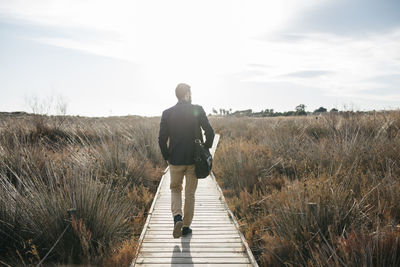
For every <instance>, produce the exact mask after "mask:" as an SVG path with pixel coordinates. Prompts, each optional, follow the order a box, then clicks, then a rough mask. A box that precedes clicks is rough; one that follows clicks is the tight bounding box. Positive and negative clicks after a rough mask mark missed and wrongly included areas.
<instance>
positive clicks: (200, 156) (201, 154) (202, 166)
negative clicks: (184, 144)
mask: <svg viewBox="0 0 400 267" xmlns="http://www.w3.org/2000/svg"><path fill="white" fill-rule="evenodd" d="M195 121H196V123H195V140H194V166H195V172H196V176H197V178H198V179H202V178H206V177H207V176H208V175H209V174H210V172H211V168H212V156H211V153H210V151H209V149H208V148H206V147H204V144H203V142H202V138H201V134H202V133H201V129H200V123H199V120H198V117H197V116H196V120H195ZM199 130H200V131H199Z"/></svg>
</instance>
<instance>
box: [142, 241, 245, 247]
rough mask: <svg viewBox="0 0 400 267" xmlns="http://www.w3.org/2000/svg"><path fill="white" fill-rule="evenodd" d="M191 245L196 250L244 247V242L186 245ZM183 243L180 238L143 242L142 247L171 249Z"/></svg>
mask: <svg viewBox="0 0 400 267" xmlns="http://www.w3.org/2000/svg"><path fill="white" fill-rule="evenodd" d="M188 244H189V245H190V250H192V249H193V250H194V249H196V248H207V249H210V248H240V249H242V248H243V244H242V242H232V243H229V244H227V243H224V242H221V243H205V242H203V243H185V244H184V245H185V246H187V245H188ZM180 245H182V243H181V242H180V240H179V239H178V240H177V241H170V242H169V243H168V244H166V243H165V242H164V243H155V242H143V243H142V248H148V247H151V248H165V247H169V248H170V249H174V248H173V246H180Z"/></svg>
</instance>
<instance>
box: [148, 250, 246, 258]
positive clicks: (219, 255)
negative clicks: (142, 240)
mask: <svg viewBox="0 0 400 267" xmlns="http://www.w3.org/2000/svg"><path fill="white" fill-rule="evenodd" d="M140 256H142V257H143V258H205V257H207V258H238V257H243V256H245V254H244V253H243V252H210V251H206V252H191V251H190V252H181V251H180V249H177V250H173V251H170V252H153V251H152V252H143V251H142V253H141V254H140Z"/></svg>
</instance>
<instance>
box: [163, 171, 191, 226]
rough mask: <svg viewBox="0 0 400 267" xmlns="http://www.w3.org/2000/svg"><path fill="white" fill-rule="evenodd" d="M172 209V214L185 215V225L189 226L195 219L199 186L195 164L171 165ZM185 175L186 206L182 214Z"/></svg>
mask: <svg viewBox="0 0 400 267" xmlns="http://www.w3.org/2000/svg"><path fill="white" fill-rule="evenodd" d="M169 171H170V174H171V184H170V189H171V211H172V215H173V216H175V215H178V214H180V215H183V227H189V226H190V224H191V223H192V220H193V214H194V201H195V198H194V196H195V193H196V188H197V177H196V173H195V171H194V164H193V165H171V164H169ZM183 176H185V177H186V186H185V207H184V213H183V214H182V189H183V187H182V182H183Z"/></svg>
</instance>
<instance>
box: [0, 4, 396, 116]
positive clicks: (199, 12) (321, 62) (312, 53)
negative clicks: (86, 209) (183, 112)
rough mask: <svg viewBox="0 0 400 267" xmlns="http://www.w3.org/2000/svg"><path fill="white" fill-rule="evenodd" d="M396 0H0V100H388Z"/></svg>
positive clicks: (143, 107)
mask: <svg viewBox="0 0 400 267" xmlns="http://www.w3.org/2000/svg"><path fill="white" fill-rule="evenodd" d="M399 14H400V1H398V0H379V1H378V0H318V1H315V0H302V1H300V0H281V1H253V0H246V1H245V0H243V1H238V0H218V1H215V0H214V1H208V0H202V1H189V0H181V1H175V0H168V1H165V0H160V1H152V0H146V1H144V0H143V1H102V0H35V1H30V0H0V111H15V110H26V111H29V107H28V105H27V101H26V99H29V98H33V97H38V98H41V99H45V98H48V97H49V96H56V97H58V96H61V97H62V98H63V99H64V100H65V101H67V102H68V110H67V113H68V114H72V115H77V114H79V115H86V116H108V115H127V114H137V115H146V116H153V115H160V114H161V112H162V111H163V110H164V109H166V108H168V107H170V106H172V105H174V104H175V103H176V98H175V95H174V89H175V87H176V85H177V84H178V83H180V82H185V83H188V84H190V85H191V86H192V99H193V103H195V104H200V105H202V106H203V107H204V108H205V110H206V112H207V113H210V112H211V110H212V108H213V107H215V108H216V109H219V108H226V109H229V108H232V109H233V110H238V109H247V108H252V109H253V110H255V111H259V110H261V109H267V108H268V109H270V108H272V109H275V110H277V111H286V110H294V108H295V106H297V105H298V104H301V103H303V104H305V105H306V106H307V108H306V110H310V111H312V110H314V109H316V108H318V107H320V106H324V107H326V108H328V109H331V108H338V109H343V108H347V109H356V110H371V109H398V108H399V107H400V15H399Z"/></svg>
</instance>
